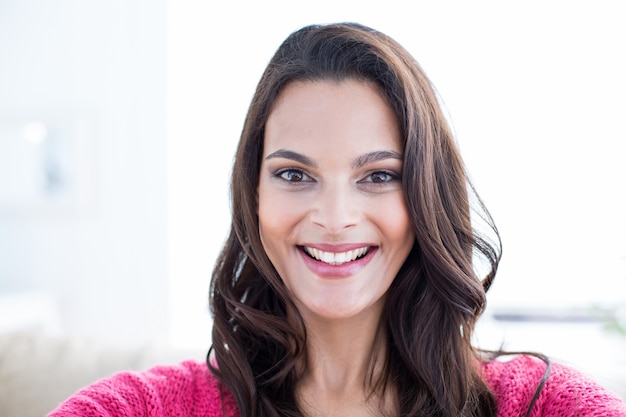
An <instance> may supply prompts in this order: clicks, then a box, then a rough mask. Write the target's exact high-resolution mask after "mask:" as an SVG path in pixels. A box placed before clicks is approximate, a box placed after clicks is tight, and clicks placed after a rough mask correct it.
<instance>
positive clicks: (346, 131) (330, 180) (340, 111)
mask: <svg viewBox="0 0 626 417" xmlns="http://www.w3.org/2000/svg"><path fill="white" fill-rule="evenodd" d="M401 172H402V142H401V136H400V130H399V127H398V123H397V120H396V117H395V114H394V112H393V110H392V109H391V107H390V106H389V105H388V104H387V102H386V101H385V99H384V98H383V97H382V96H381V94H380V93H379V92H378V90H377V89H376V88H375V87H373V86H372V85H370V84H368V83H364V82H360V81H355V80H345V81H342V82H332V81H329V82H327V81H317V82H295V83H292V84H289V85H288V86H287V87H286V88H285V89H284V90H283V92H282V93H281V94H280V96H279V97H278V99H277V100H276V102H275V104H274V107H273V108H272V111H271V113H270V116H269V118H268V120H267V124H266V129H265V141H264V150H263V161H262V165H261V174H260V180H259V188H258V197H259V212H258V214H259V229H260V230H259V231H260V236H261V241H262V243H263V247H264V248H265V251H266V252H267V255H268V257H269V259H270V260H271V261H272V263H273V265H274V267H275V268H276V270H277V271H278V273H279V274H280V276H281V278H282V280H283V281H284V283H285V285H286V287H287V288H288V289H289V291H290V292H291V294H292V296H293V298H294V301H295V303H296V305H297V306H298V308H299V310H300V312H301V314H302V315H303V317H304V318H305V320H307V319H308V318H317V319H326V320H327V319H342V318H351V317H366V316H368V315H371V316H372V317H379V316H380V313H381V311H382V306H383V304H384V297H385V294H386V292H387V290H388V288H389V286H390V285H391V283H392V282H393V280H394V278H395V276H396V274H397V272H398V270H399V269H400V267H401V265H402V263H403V262H404V260H405V259H406V257H407V255H408V253H409V251H410V250H411V247H412V245H413V241H414V239H415V235H414V233H413V228H412V225H411V223H410V220H409V215H408V211H407V207H406V203H405V200H404V196H403V192H402V184H401V181H402V180H401Z"/></svg>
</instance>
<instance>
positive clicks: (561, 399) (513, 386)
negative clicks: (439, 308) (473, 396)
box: [482, 355, 626, 417]
mask: <svg viewBox="0 0 626 417" xmlns="http://www.w3.org/2000/svg"><path fill="white" fill-rule="evenodd" d="M547 366H548V365H547V364H546V363H545V362H544V361H542V360H540V359H538V358H535V357H533V356H529V355H518V356H515V357H514V358H512V359H510V360H494V361H491V362H486V363H484V364H483V366H482V368H483V377H484V378H485V380H486V381H487V384H488V385H489V386H490V387H491V389H492V390H493V392H494V395H495V396H496V401H497V403H498V416H501V417H505V416H510V415H523V414H524V413H525V412H526V410H527V408H528V406H529V405H530V403H531V401H532V398H533V396H534V395H535V392H536V391H537V388H538V386H539V383H540V381H541V379H542V377H543V376H544V373H546V371H547ZM530 415H531V416H532V417H539V416H581V417H582V416H596V417H605V416H611V417H618V416H619V417H626V404H625V403H624V402H623V401H622V400H620V399H619V398H618V397H617V396H616V395H615V394H613V393H612V392H610V391H609V390H607V389H605V388H604V387H602V386H601V385H600V384H598V383H597V382H595V381H594V380H592V379H591V378H589V377H588V376H586V375H584V374H583V373H581V372H579V371H578V370H576V369H573V368H571V367H569V366H566V365H564V364H562V363H558V362H551V363H550V369H549V374H548V378H547V380H546V383H545V386H544V387H543V389H542V390H541V392H540V394H539V397H538V399H537V402H536V403H535V406H534V407H533V411H532V413H531V414H530Z"/></svg>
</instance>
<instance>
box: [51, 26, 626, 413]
mask: <svg viewBox="0 0 626 417" xmlns="http://www.w3.org/2000/svg"><path fill="white" fill-rule="evenodd" d="M471 197H475V198H471ZM470 201H473V202H476V203H477V204H478V207H477V208H478V212H477V213H479V214H481V213H482V219H483V220H484V221H485V222H486V224H487V225H489V226H490V227H491V230H492V231H493V236H492V239H491V241H490V240H488V239H486V238H485V237H480V236H479V235H478V234H477V232H476V231H475V230H473V228H472V220H475V219H476V217H475V216H472V215H471V211H470ZM232 207H233V219H232V229H231V233H230V236H229V237H228V240H227V242H226V244H225V247H224V249H223V251H222V254H221V256H220V258H219V259H218V263H217V265H216V268H215V270H214V274H213V279H212V286H211V309H212V313H213V316H214V327H213V348H212V353H211V354H210V355H209V357H208V360H207V363H206V364H198V363H194V362H191V361H190V362H185V363H183V364H180V365H178V366H163V367H157V368H154V369H152V370H149V371H146V372H142V373H138V374H131V373H122V374H119V375H116V376H113V377H112V378H109V379H106V380H104V381H102V382H100V383H97V384H95V385H93V386H91V387H87V388H86V389H85V390H83V391H81V392H80V393H78V394H77V395H76V396H74V397H72V398H70V399H69V400H68V401H67V402H66V403H65V404H62V405H61V406H60V407H59V408H58V409H57V410H56V411H55V412H53V413H52V414H51V415H52V416H55V417H58V416H69V415H89V416H91V415H98V416H109V415H151V416H165V415H184V416H213V415H229V416H230V415H232V416H234V415H241V416H258V417H260V416H318V415H319V416H326V415H328V416H366V415H376V416H509V415H522V414H526V415H531V416H539V415H545V416H548V415H559V416H560V415H598V416H626V406H624V404H623V403H622V402H621V401H620V400H619V399H617V398H616V397H615V396H614V395H612V394H611V393H609V392H607V391H606V390H604V389H603V388H602V387H600V386H598V385H597V384H595V383H594V382H592V381H590V380H589V379H587V378H586V377H584V376H582V375H581V374H580V373H578V372H576V371H574V370H572V369H569V368H566V367H564V366H562V365H559V364H553V365H552V366H550V364H549V361H547V359H545V358H544V360H543V361H542V360H539V359H537V358H534V357H532V356H529V355H519V356H517V357H515V358H514V359H512V360H510V361H496V360H494V356H495V355H496V354H489V355H488V354H487V353H484V352H480V351H479V350H477V349H476V348H474V347H473V346H472V345H471V336H472V331H473V329H474V325H475V323H476V320H477V319H478V317H479V316H480V314H481V313H482V311H483V310H484V308H485V293H486V291H487V290H488V288H489V286H490V284H491V282H492V280H493V278H494V276H495V273H496V269H497V265H498V261H499V258H500V249H499V237H498V234H497V230H496V228H495V226H493V223H492V221H491V219H490V217H489V215H488V213H487V211H486V210H485V209H484V207H482V204H481V203H480V199H478V198H477V196H475V195H474V194H473V188H472V187H471V185H470V183H469V181H468V178H467V175H466V173H465V170H464V166H463V162H462V160H461V158H460V155H459V152H458V150H457V148H456V145H455V143H454V139H453V137H452V134H451V132H450V129H449V127H448V126H447V124H446V120H445V118H444V116H443V114H442V112H441V110H440V108H439V105H438V102H437V97H436V94H435V93H434V91H433V88H432V86H431V84H430V82H429V81H428V79H427V78H426V76H425V75H424V73H423V72H422V71H421V69H420V67H419V66H418V64H417V63H416V62H415V61H414V60H413V58H412V57H411V56H410V55H409V54H408V53H407V52H406V51H405V50H404V49H403V48H402V47H401V46H400V45H399V44H397V43H396V42H395V41H393V40H392V39H390V38H389V37H387V36H385V35H384V34H382V33H379V32H376V31H374V30H372V29H370V28H367V27H364V26H361V25H357V24H336V25H326V26H310V27H305V28H303V29H301V30H299V31H297V32H295V33H293V34H292V35H290V36H289V37H288V38H287V39H286V40H285V42H284V43H283V44H282V45H281V46H280V48H279V49H278V51H277V52H276V54H275V55H274V57H273V58H272V60H271V62H270V63H269V65H268V67H267V69H266V71H265V73H264V74H263V76H262V78H261V81H260V83H259V85H258V87H257V90H256V93H255V95H254V97H253V100H252V104H251V106H250V109H249V111H248V115H247V118H246V121H245V125H244V128H243V132H242V135H241V140H240V143H239V147H238V150H237V154H236V158H235V164H234V169H233V174H232ZM476 263H481V264H487V265H489V271H488V273H487V274H486V275H485V276H484V277H479V276H477V274H476V273H475V270H476V269H478V268H475V264H476Z"/></svg>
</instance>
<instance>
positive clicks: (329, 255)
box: [302, 246, 370, 266]
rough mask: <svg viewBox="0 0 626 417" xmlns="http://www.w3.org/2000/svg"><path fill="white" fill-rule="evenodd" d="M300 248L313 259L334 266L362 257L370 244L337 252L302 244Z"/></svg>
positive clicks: (368, 249)
mask: <svg viewBox="0 0 626 417" xmlns="http://www.w3.org/2000/svg"><path fill="white" fill-rule="evenodd" d="M302 250H303V251H304V253H306V254H307V255H308V256H309V257H310V258H312V259H315V260H316V261H320V262H324V263H326V264H329V265H335V266H336V265H343V264H345V263H348V262H353V261H356V260H358V259H361V258H363V257H364V256H365V255H367V253H368V252H369V251H370V246H364V247H362V248H358V249H354V250H349V251H346V252H337V253H335V252H324V251H322V250H319V249H316V248H311V247H308V246H302Z"/></svg>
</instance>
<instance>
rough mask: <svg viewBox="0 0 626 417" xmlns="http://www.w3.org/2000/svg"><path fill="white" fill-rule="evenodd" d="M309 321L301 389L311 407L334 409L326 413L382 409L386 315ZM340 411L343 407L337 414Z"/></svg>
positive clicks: (300, 392)
mask: <svg viewBox="0 0 626 417" xmlns="http://www.w3.org/2000/svg"><path fill="white" fill-rule="evenodd" d="M305 323H306V327H307V357H306V363H303V364H302V366H301V370H302V371H301V377H300V378H299V382H298V389H297V392H298V393H299V395H298V397H299V398H301V399H302V402H303V403H304V404H303V406H304V407H305V409H307V408H313V409H315V410H316V411H317V413H319V412H320V411H324V410H334V411H333V412H332V413H323V414H325V415H352V414H355V415H359V413H362V412H363V409H364V408H372V407H374V408H375V409H376V411H378V409H379V408H380V406H381V404H382V403H381V401H383V400H381V399H382V395H383V394H382V393H380V392H375V390H376V389H375V385H374V386H373V385H372V384H376V381H377V380H378V379H379V378H380V377H381V374H382V369H383V367H384V363H385V358H386V353H387V351H386V343H385V333H384V330H383V329H382V327H381V326H382V323H381V320H380V315H379V316H378V317H377V318H376V320H372V319H371V318H370V319H366V318H360V317H356V318H350V319H345V320H313V319H311V318H307V317H305ZM313 399H314V400H313ZM312 400H313V403H312V402H311V401H312ZM307 403H308V404H307ZM338 410H343V411H342V412H341V413H339V414H336V412H337V411H338ZM349 410H355V411H356V410H358V412H357V413H352V412H350V411H349ZM317 413H312V414H317ZM374 414H377V413H376V412H374ZM361 415H363V414H361Z"/></svg>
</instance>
